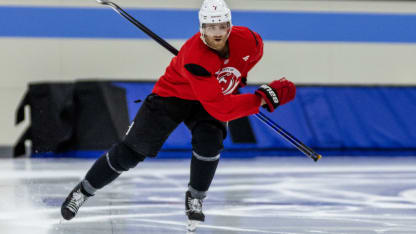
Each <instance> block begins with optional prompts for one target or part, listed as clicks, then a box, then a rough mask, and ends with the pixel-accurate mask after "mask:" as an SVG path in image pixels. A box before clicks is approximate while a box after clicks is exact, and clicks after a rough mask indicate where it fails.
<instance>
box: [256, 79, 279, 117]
mask: <svg viewBox="0 0 416 234" xmlns="http://www.w3.org/2000/svg"><path fill="white" fill-rule="evenodd" d="M255 94H256V95H259V96H260V97H262V98H263V99H264V100H265V101H266V105H265V108H266V109H267V110H268V111H269V112H273V111H274V109H276V108H277V107H278V106H279V104H280V103H279V97H278V96H277V92H276V90H275V89H273V88H272V87H270V86H269V85H266V84H264V85H262V86H260V88H258V89H257V90H256V92H255Z"/></svg>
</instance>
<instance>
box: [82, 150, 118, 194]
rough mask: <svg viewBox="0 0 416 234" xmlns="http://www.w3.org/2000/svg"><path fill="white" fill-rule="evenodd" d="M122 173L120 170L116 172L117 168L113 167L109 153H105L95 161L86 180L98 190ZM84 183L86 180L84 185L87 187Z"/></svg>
mask: <svg viewBox="0 0 416 234" xmlns="http://www.w3.org/2000/svg"><path fill="white" fill-rule="evenodd" d="M120 174H121V173H120V172H116V170H114V169H113V168H111V166H110V165H109V161H108V157H107V154H104V155H103V156H101V157H100V158H99V159H97V161H95V163H94V165H93V166H92V167H91V168H90V170H89V171H88V172H87V175H86V176H85V180H87V181H88V183H89V185H91V186H92V187H93V188H94V189H95V190H97V189H101V188H103V187H104V186H106V185H107V184H109V183H111V182H112V181H114V180H115V179H116V178H117V177H118V176H119V175H120ZM84 184H85V182H83V187H84V189H86V188H87V187H88V186H85V185H84ZM87 192H89V191H87ZM94 192H95V191H94Z"/></svg>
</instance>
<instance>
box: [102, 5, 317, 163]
mask: <svg viewBox="0 0 416 234" xmlns="http://www.w3.org/2000/svg"><path fill="white" fill-rule="evenodd" d="M96 1H97V2H98V3H100V4H102V5H107V6H109V7H111V8H113V10H115V11H116V12H117V13H118V14H120V15H121V16H123V17H124V18H126V19H127V20H128V21H130V22H131V23H132V24H134V25H135V26H136V27H138V28H139V29H140V30H142V31H143V32H144V33H146V34H147V35H148V36H150V37H151V38H152V39H154V40H155V41H156V42H157V43H159V44H160V45H161V46H163V47H165V48H166V49H167V50H169V51H170V52H171V53H172V54H174V55H178V53H179V51H178V50H177V49H176V48H175V47H173V46H172V45H171V44H169V43H168V42H167V41H165V40H164V39H162V38H161V37H159V36H158V35H156V34H155V33H154V32H152V31H151V30H150V29H148V28H147V27H146V26H144V25H143V24H142V23H140V22H139V21H137V20H136V19H135V18H133V16H131V15H129V14H128V13H127V12H125V11H124V10H123V9H122V8H121V7H119V6H118V5H117V4H115V3H113V2H111V1H109V0H96ZM256 117H257V118H258V119H260V120H261V121H263V123H265V124H266V125H268V126H269V127H271V128H272V129H273V130H275V131H276V132H277V133H278V134H279V135H281V136H282V137H283V138H284V139H286V140H287V141H289V142H290V143H291V144H292V145H293V146H294V147H296V148H297V149H298V150H300V151H301V152H302V153H303V154H305V155H306V156H308V157H310V158H312V159H313V160H314V161H315V162H316V161H318V160H319V159H320V158H321V157H322V155H320V154H317V153H316V152H315V151H313V150H312V149H311V148H309V147H308V146H306V145H305V144H303V143H302V142H301V141H300V140H298V139H297V138H296V137H294V136H292V135H291V134H290V133H288V132H287V131H286V130H284V129H283V128H282V127H280V126H279V125H277V124H276V123H275V122H273V121H272V120H271V119H269V118H268V117H267V116H266V115H264V114H263V113H261V112H259V113H258V114H256Z"/></svg>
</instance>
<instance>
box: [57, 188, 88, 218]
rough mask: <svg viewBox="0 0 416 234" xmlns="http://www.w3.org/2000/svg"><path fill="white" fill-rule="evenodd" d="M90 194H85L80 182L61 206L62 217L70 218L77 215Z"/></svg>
mask: <svg viewBox="0 0 416 234" xmlns="http://www.w3.org/2000/svg"><path fill="white" fill-rule="evenodd" d="M88 197H90V196H88V195H85V194H84V193H83V192H82V191H81V183H79V184H78V185H77V186H76V187H75V188H74V189H73V190H72V191H71V193H69V195H68V197H67V198H66V199H65V201H64V203H63V204H62V206H61V214H62V217H63V218H64V219H66V220H70V219H72V218H74V217H75V215H76V214H77V212H78V209H79V208H80V207H81V206H82V204H84V202H85V201H86V200H87V199H88Z"/></svg>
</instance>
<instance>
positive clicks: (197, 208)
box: [188, 198, 202, 213]
mask: <svg viewBox="0 0 416 234" xmlns="http://www.w3.org/2000/svg"><path fill="white" fill-rule="evenodd" d="M188 206H189V211H192V212H196V213H201V212H202V200H200V199H197V198H191V199H189V200H188Z"/></svg>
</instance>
